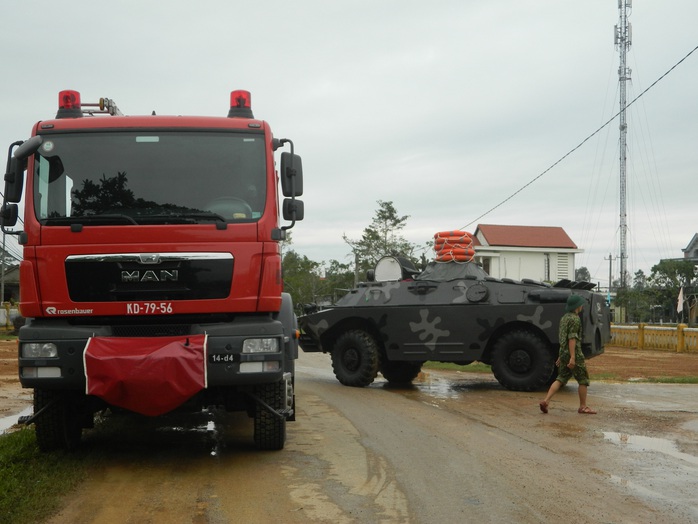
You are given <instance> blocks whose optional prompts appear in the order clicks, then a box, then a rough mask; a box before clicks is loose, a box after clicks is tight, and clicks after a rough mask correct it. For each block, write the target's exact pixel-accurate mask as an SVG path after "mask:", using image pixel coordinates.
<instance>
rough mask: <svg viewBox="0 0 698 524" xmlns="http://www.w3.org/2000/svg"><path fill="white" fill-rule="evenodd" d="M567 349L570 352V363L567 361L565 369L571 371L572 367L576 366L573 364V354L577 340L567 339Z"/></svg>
mask: <svg viewBox="0 0 698 524" xmlns="http://www.w3.org/2000/svg"><path fill="white" fill-rule="evenodd" d="M567 347H568V348H569V350H570V361H569V363H568V364H567V367H568V368H570V369H573V368H574V366H576V365H577V363H576V362H575V358H576V357H577V354H576V352H575V349H576V347H577V339H576V338H570V339H568V340H567Z"/></svg>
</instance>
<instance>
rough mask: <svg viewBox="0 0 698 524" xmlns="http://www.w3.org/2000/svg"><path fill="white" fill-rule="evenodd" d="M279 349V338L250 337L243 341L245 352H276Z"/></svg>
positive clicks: (243, 350)
mask: <svg viewBox="0 0 698 524" xmlns="http://www.w3.org/2000/svg"><path fill="white" fill-rule="evenodd" d="M278 351H279V339H278V338H248V339H247V340H245V341H244V342H243V343H242V352H243V353H276V352H278Z"/></svg>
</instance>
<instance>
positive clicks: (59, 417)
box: [34, 389, 82, 451]
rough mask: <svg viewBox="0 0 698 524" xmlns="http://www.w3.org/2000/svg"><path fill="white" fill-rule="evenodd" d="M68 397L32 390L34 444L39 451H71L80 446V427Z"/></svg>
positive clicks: (58, 393) (62, 394) (56, 393)
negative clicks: (35, 443) (36, 415)
mask: <svg viewBox="0 0 698 524" xmlns="http://www.w3.org/2000/svg"><path fill="white" fill-rule="evenodd" d="M75 404H76V403H72V402H70V395H69V394H67V393H63V392H58V391H50V390H44V389H35V390H34V413H35V414H37V413H39V411H41V410H43V411H42V412H41V413H40V414H39V416H38V417H36V419H35V420H34V427H35V430H36V442H37V444H38V446H39V449H40V450H41V451H54V450H58V449H63V450H68V451H70V450H73V449H75V448H77V447H78V445H79V444H80V438H81V437H82V425H81V423H80V417H79V413H77V412H76V409H77V408H76V407H75Z"/></svg>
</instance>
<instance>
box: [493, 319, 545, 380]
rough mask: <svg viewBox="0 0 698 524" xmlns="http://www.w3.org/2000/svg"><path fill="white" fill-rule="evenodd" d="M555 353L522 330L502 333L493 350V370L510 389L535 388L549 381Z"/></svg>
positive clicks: (535, 337) (534, 336)
mask: <svg viewBox="0 0 698 524" xmlns="http://www.w3.org/2000/svg"><path fill="white" fill-rule="evenodd" d="M554 367H555V356H554V355H553V353H552V351H550V348H549V347H548V344H546V343H545V341H543V340H541V338H540V337H538V336H536V335H534V334H533V333H530V332H528V331H524V330H517V331H511V332H510V333H506V334H505V335H503V336H501V337H500V338H499V339H498V340H497V341H496V342H495V344H494V347H493V349H492V371H493V373H494V376H495V378H496V379H497V380H498V381H499V383H500V384H501V385H502V386H504V387H505V388H507V389H510V390H512V391H535V390H539V389H542V388H544V387H545V386H546V385H547V384H548V380H549V379H550V377H551V375H552V373H553V368H554Z"/></svg>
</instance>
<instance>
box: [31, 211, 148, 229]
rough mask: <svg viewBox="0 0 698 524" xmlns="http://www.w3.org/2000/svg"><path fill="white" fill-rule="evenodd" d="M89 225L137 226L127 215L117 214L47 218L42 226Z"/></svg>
mask: <svg viewBox="0 0 698 524" xmlns="http://www.w3.org/2000/svg"><path fill="white" fill-rule="evenodd" d="M88 222H89V223H90V224H92V225H95V223H96V222H102V223H103V224H102V225H109V224H110V223H111V224H113V223H120V222H128V223H129V224H133V225H134V226H137V225H138V222H136V220H135V219H134V218H133V217H131V216H129V215H122V214H118V213H107V214H104V215H84V216H74V217H54V218H47V219H45V220H44V225H47V226H71V225H73V224H84V223H88Z"/></svg>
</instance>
